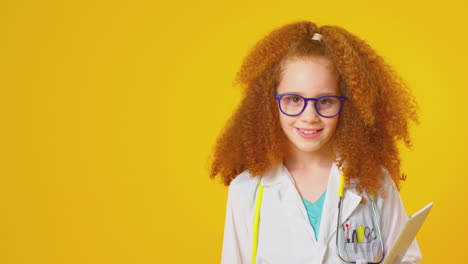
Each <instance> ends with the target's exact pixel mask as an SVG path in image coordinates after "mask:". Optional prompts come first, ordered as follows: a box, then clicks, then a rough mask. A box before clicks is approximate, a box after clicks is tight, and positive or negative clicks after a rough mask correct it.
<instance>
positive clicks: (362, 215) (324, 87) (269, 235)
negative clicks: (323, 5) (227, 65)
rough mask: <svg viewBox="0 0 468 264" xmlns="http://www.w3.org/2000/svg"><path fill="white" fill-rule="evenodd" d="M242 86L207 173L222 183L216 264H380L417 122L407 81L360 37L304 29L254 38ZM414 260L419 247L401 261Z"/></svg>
mask: <svg viewBox="0 0 468 264" xmlns="http://www.w3.org/2000/svg"><path fill="white" fill-rule="evenodd" d="M237 81H238V82H239V84H241V85H242V86H243V88H244V93H243V99H242V102H241V104H240V106H239V108H238V109H237V111H236V112H235V114H234V115H233V117H232V118H231V119H230V120H229V123H228V126H227V127H226V129H225V131H224V133H223V134H222V135H221V137H220V138H219V139H218V141H217V145H216V147H215V150H214V159H213V162H212V165H211V175H210V176H211V178H214V177H216V176H217V175H218V174H219V175H220V176H221V179H222V180H223V182H224V184H225V185H229V188H228V198H227V207H226V220H225V229H224V241H223V249H222V263H224V264H228V263H333V264H336V263H378V262H380V261H382V260H383V259H384V258H385V253H386V252H389V251H390V249H391V248H392V247H393V245H394V243H395V241H396V238H397V237H398V235H399V233H400V231H401V229H402V228H403V224H404V222H405V221H406V220H407V215H406V212H405V209H404V207H403V204H402V202H401V199H400V196H399V193H398V191H399V183H400V180H404V179H405V175H404V174H401V172H400V158H399V151H398V148H397V144H396V143H397V141H399V140H402V141H403V142H404V143H405V145H406V146H407V147H411V143H412V142H411V139H410V136H409V128H408V125H409V122H410V121H414V122H416V123H418V116H417V112H416V109H417V105H416V103H415V101H414V99H413V96H412V95H411V93H410V92H409V90H408V89H407V88H406V86H405V85H404V82H403V81H402V80H401V79H400V78H399V77H398V75H397V74H396V73H395V72H394V71H393V70H392V69H391V67H390V66H389V65H387V64H386V63H385V62H384V60H383V59H382V57H380V56H379V55H377V54H376V52H375V51H374V50H373V49H372V48H371V47H370V46H369V45H368V44H367V43H366V42H365V41H363V40H362V39H360V38H358V37H356V36H355V35H353V34H351V33H349V32H348V31H346V30H345V29H343V28H341V27H339V26H328V25H326V26H322V27H317V26H316V25H315V24H314V23H311V22H307V21H300V22H296V23H291V24H287V25H284V26H282V27H280V28H278V29H275V30H274V31H272V32H271V33H270V34H268V35H267V36H265V37H264V38H263V39H262V40H260V41H259V42H258V43H257V44H256V45H255V46H254V48H253V49H252V50H251V51H250V53H249V54H248V56H247V57H246V58H245V60H244V62H243V64H242V67H241V69H240V71H239V72H238V73H237ZM341 179H344V181H343V182H342V185H341V186H343V185H344V189H343V188H340V180H341ZM340 194H342V195H341V196H342V197H343V198H342V204H341V206H340V209H338V203H339V200H340V197H339V196H340ZM372 205H374V206H375V209H376V210H372ZM421 258H422V257H421V253H420V250H419V247H418V244H417V242H416V240H414V241H413V243H412V245H411V247H410V248H409V250H408V251H407V252H406V255H405V257H404V259H403V263H420V262H421Z"/></svg>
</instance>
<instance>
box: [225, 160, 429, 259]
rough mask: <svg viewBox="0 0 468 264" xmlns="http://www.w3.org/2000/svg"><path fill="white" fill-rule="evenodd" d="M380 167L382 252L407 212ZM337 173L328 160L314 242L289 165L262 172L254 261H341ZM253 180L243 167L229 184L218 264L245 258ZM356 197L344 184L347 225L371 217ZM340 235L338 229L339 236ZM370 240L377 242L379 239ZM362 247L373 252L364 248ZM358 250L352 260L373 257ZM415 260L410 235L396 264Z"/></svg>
mask: <svg viewBox="0 0 468 264" xmlns="http://www.w3.org/2000/svg"><path fill="white" fill-rule="evenodd" d="M382 171H383V173H384V174H385V182H384V184H383V188H385V192H386V197H385V198H381V197H376V205H377V208H378V211H379V213H380V216H379V217H380V228H381V231H382V238H383V242H384V247H385V250H386V252H387V253H388V252H389V250H390V249H391V248H392V247H393V245H394V243H395V240H396V238H397V236H398V235H399V233H400V231H401V230H402V229H403V226H404V223H405V222H406V221H407V219H408V216H407V214H406V212H405V209H404V207H403V204H402V201H401V199H400V195H399V193H398V191H397V189H396V187H395V184H394V182H393V180H392V179H391V178H390V175H389V174H388V171H387V170H386V169H384V168H382ZM339 177H340V171H339V169H338V167H337V164H336V162H334V163H333V165H332V168H331V170H330V177H329V181H328V185H327V193H326V197H325V201H324V205H323V211H322V218H321V224H320V230H319V236H318V241H316V239H315V233H314V230H313V228H312V227H311V225H310V222H309V219H308V216H307V212H306V210H305V207H304V204H303V202H302V200H301V197H300V195H299V192H298V191H297V189H296V186H295V184H294V179H293V177H292V176H291V174H290V172H289V170H288V169H287V168H286V167H285V166H284V164H282V163H280V164H279V165H277V166H273V167H272V168H271V169H270V170H269V171H267V172H266V173H265V174H264V176H263V178H262V180H261V184H263V185H264V186H265V187H264V190H263V199H262V205H261V209H260V220H259V231H258V248H257V256H256V263H257V264H258V263H263V264H266V263H287V264H289V263H314V264H315V263H330V264H331V263H333V264H337V263H343V262H342V261H341V260H340V259H339V258H338V256H337V254H336V240H335V239H336V238H335V233H336V224H337V217H338V200H339V198H338V195H337V193H338V185H339ZM258 181H259V177H251V175H250V173H249V171H248V170H246V171H244V172H242V173H240V174H239V175H238V176H237V177H236V178H235V179H234V180H233V181H232V182H231V184H230V186H229V189H228V198H227V206H226V219H225V228H224V239H223V248H222V258H221V263H222V264H231V263H236V264H237V263H242V264H247V263H251V254H252V232H253V219H254V210H255V201H256V189H257V186H258V183H259V182H258ZM361 199H362V196H361V195H358V194H357V192H356V190H355V189H353V188H347V189H345V192H344V200H343V209H342V216H341V219H342V221H341V224H342V223H343V222H344V221H345V220H346V219H350V220H349V221H351V225H353V221H354V225H357V224H359V225H361V224H363V225H370V224H369V223H368V221H372V213H371V212H372V211H371V207H370V202H365V203H363V204H361V203H360V201H361ZM348 217H349V218H348ZM370 223H372V222H370ZM343 235H346V234H343ZM343 235H342V234H340V237H343ZM375 241H376V242H375V243H378V241H379V240H378V239H377V240H375ZM350 245H351V244H350ZM377 245H378V244H375V245H373V247H374V248H378V247H377ZM353 249H354V248H353ZM360 249H361V248H360ZM346 252H353V250H350V249H349V248H348V250H347V251H346ZM363 252H364V253H365V250H360V251H359V254H364V253H363ZM367 252H376V251H373V250H368V251H367ZM351 254H352V253H351ZM359 254H358V255H354V256H353V257H356V258H357V259H362V258H365V257H367V259H372V258H374V257H375V255H374V254H372V255H370V256H369V255H359ZM368 254H370V253H368ZM377 256H380V255H377ZM378 259H380V258H378ZM421 259H422V256H421V252H420V250H419V246H418V244H417V241H416V239H415V240H414V241H413V243H412V244H411V246H410V248H409V249H408V251H407V253H406V255H405V257H404V258H403V262H402V263H405V264H406V263H408V264H409V263H420V262H421ZM361 263H362V262H361ZM363 263H366V262H363Z"/></svg>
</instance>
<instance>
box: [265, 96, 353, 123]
mask: <svg viewBox="0 0 468 264" xmlns="http://www.w3.org/2000/svg"><path fill="white" fill-rule="evenodd" d="M285 95H294V96H298V97H301V98H302V99H304V101H305V103H304V107H303V108H302V110H301V111H300V112H299V114H296V115H288V114H286V113H285V112H283V109H281V98H282V97H283V96H285ZM274 96H275V98H276V100H277V101H278V107H279V109H280V111H281V113H283V114H285V115H287V116H298V115H300V114H302V112H304V110H305V109H306V107H307V101H314V108H315V112H317V114H319V115H320V116H321V117H326V118H331V117H334V116H337V115H338V114H339V113H340V112H341V108H342V107H343V103H344V101H346V99H347V97H346V96H338V95H324V96H320V97H317V98H313V97H311V98H305V97H303V96H300V95H298V94H278V93H274ZM324 97H336V98H338V99H340V108H339V109H338V112H337V113H336V114H335V115H332V116H324V115H322V114H320V112H319V111H318V109H317V101H318V100H320V99H322V98H324Z"/></svg>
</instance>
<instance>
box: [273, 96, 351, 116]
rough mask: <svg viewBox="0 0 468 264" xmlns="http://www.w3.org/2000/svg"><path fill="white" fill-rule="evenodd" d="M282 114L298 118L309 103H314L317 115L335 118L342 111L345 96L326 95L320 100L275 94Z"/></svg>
mask: <svg viewBox="0 0 468 264" xmlns="http://www.w3.org/2000/svg"><path fill="white" fill-rule="evenodd" d="M274 95H275V97H276V100H278V106H279V108H280V110H281V112H282V113H283V114H285V115H287V116H298V115H300V114H302V112H304V110H305V108H306V107H307V101H309V100H310V101H314V107H315V110H316V111H317V113H318V114H319V115H320V116H322V117H334V116H336V115H338V114H339V113H340V111H341V108H342V106H343V103H344V101H345V100H346V97H345V96H336V95H326V96H320V97H318V98H305V97H302V96H300V95H298V94H277V93H275V94H274Z"/></svg>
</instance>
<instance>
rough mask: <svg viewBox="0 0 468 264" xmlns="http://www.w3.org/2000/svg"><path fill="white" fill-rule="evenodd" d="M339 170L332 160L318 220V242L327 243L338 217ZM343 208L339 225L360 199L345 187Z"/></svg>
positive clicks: (334, 229)
mask: <svg viewBox="0 0 468 264" xmlns="http://www.w3.org/2000/svg"><path fill="white" fill-rule="evenodd" d="M340 174H341V172H340V170H339V168H338V166H337V164H336V162H333V165H332V168H331V173H330V178H329V179H328V185H327V194H326V197H325V202H324V205H323V210H322V219H321V221H320V231H319V242H320V243H328V240H329V239H330V238H331V237H332V235H333V234H334V233H335V232H336V223H337V218H338V201H339V198H338V185H339V181H340ZM344 197H345V198H344V199H343V207H342V208H343V209H342V211H341V219H340V225H341V224H343V222H344V220H346V219H347V218H348V217H349V216H350V215H351V213H352V212H353V211H354V209H356V207H357V206H358V205H359V203H360V201H361V196H360V195H357V194H355V193H353V192H352V191H351V190H350V189H348V188H346V189H345V192H344Z"/></svg>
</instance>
